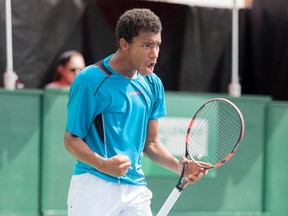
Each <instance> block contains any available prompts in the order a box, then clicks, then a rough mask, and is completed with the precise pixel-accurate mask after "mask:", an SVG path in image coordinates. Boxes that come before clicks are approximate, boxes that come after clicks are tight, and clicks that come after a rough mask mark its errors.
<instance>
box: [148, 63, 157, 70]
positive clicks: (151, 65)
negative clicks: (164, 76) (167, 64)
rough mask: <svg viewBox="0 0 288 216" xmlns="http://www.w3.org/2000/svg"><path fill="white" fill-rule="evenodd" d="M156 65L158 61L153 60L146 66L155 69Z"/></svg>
mask: <svg viewBox="0 0 288 216" xmlns="http://www.w3.org/2000/svg"><path fill="white" fill-rule="evenodd" d="M155 65H156V62H151V63H149V64H147V66H146V67H147V68H148V69H149V70H150V71H153V70H154V67H155Z"/></svg>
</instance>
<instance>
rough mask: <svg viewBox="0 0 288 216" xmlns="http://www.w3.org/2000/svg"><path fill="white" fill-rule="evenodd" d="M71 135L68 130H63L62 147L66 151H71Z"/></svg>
mask: <svg viewBox="0 0 288 216" xmlns="http://www.w3.org/2000/svg"><path fill="white" fill-rule="evenodd" d="M71 136H72V134H70V133H69V132H67V131H66V132H65V134H64V147H65V149H66V150H67V151H68V152H71Z"/></svg>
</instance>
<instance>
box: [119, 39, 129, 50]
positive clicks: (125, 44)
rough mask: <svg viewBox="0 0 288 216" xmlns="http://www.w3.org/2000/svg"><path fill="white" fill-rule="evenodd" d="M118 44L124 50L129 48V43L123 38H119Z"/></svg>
mask: <svg viewBox="0 0 288 216" xmlns="http://www.w3.org/2000/svg"><path fill="white" fill-rule="evenodd" d="M119 46H120V49H121V50H123V51H126V50H128V48H129V43H128V42H127V41H126V40H125V39H124V38H121V39H120V40H119Z"/></svg>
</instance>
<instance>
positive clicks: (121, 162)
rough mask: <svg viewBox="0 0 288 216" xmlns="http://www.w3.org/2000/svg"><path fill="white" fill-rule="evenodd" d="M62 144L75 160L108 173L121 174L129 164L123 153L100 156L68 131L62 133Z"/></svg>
mask: <svg viewBox="0 0 288 216" xmlns="http://www.w3.org/2000/svg"><path fill="white" fill-rule="evenodd" d="M64 145H65V148H66V150H67V151H68V152H70V153H71V154H72V155H73V156H74V157H75V158H76V159H77V160H79V161H82V162H83V163H86V164H89V165H90V166H93V167H94V168H95V169H97V170H99V171H100V172H103V173H106V174H108V175H112V176H123V175H124V174H125V173H126V172H127V171H128V168H129V167H130V165H131V162H130V160H129V158H128V157H127V156H125V155H115V156H114V157H111V158H104V157H101V156H100V155H99V154H97V153H95V152H93V151H92V150H91V149H90V148H89V147H88V145H87V144H86V143H85V142H84V141H83V140H82V139H81V138H80V137H77V136H74V135H73V134H71V133H69V132H68V131H66V132H65V135H64Z"/></svg>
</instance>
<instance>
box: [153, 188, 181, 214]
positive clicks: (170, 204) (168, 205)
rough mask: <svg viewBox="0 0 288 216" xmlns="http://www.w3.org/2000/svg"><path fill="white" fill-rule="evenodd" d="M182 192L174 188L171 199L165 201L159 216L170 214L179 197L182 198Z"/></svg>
mask: <svg viewBox="0 0 288 216" xmlns="http://www.w3.org/2000/svg"><path fill="white" fill-rule="evenodd" d="M181 192H182V191H180V190H179V189H178V188H176V187H175V188H174V189H173V191H172V192H171V193H170V195H169V197H168V198H167V200H166V201H165V203H164V205H163V206H162V208H161V209H160V211H159V212H158V214H157V216H166V215H168V213H169V212H170V210H171V208H172V207H173V205H174V204H175V202H176V201H177V199H178V197H179V196H180V194H181Z"/></svg>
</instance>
